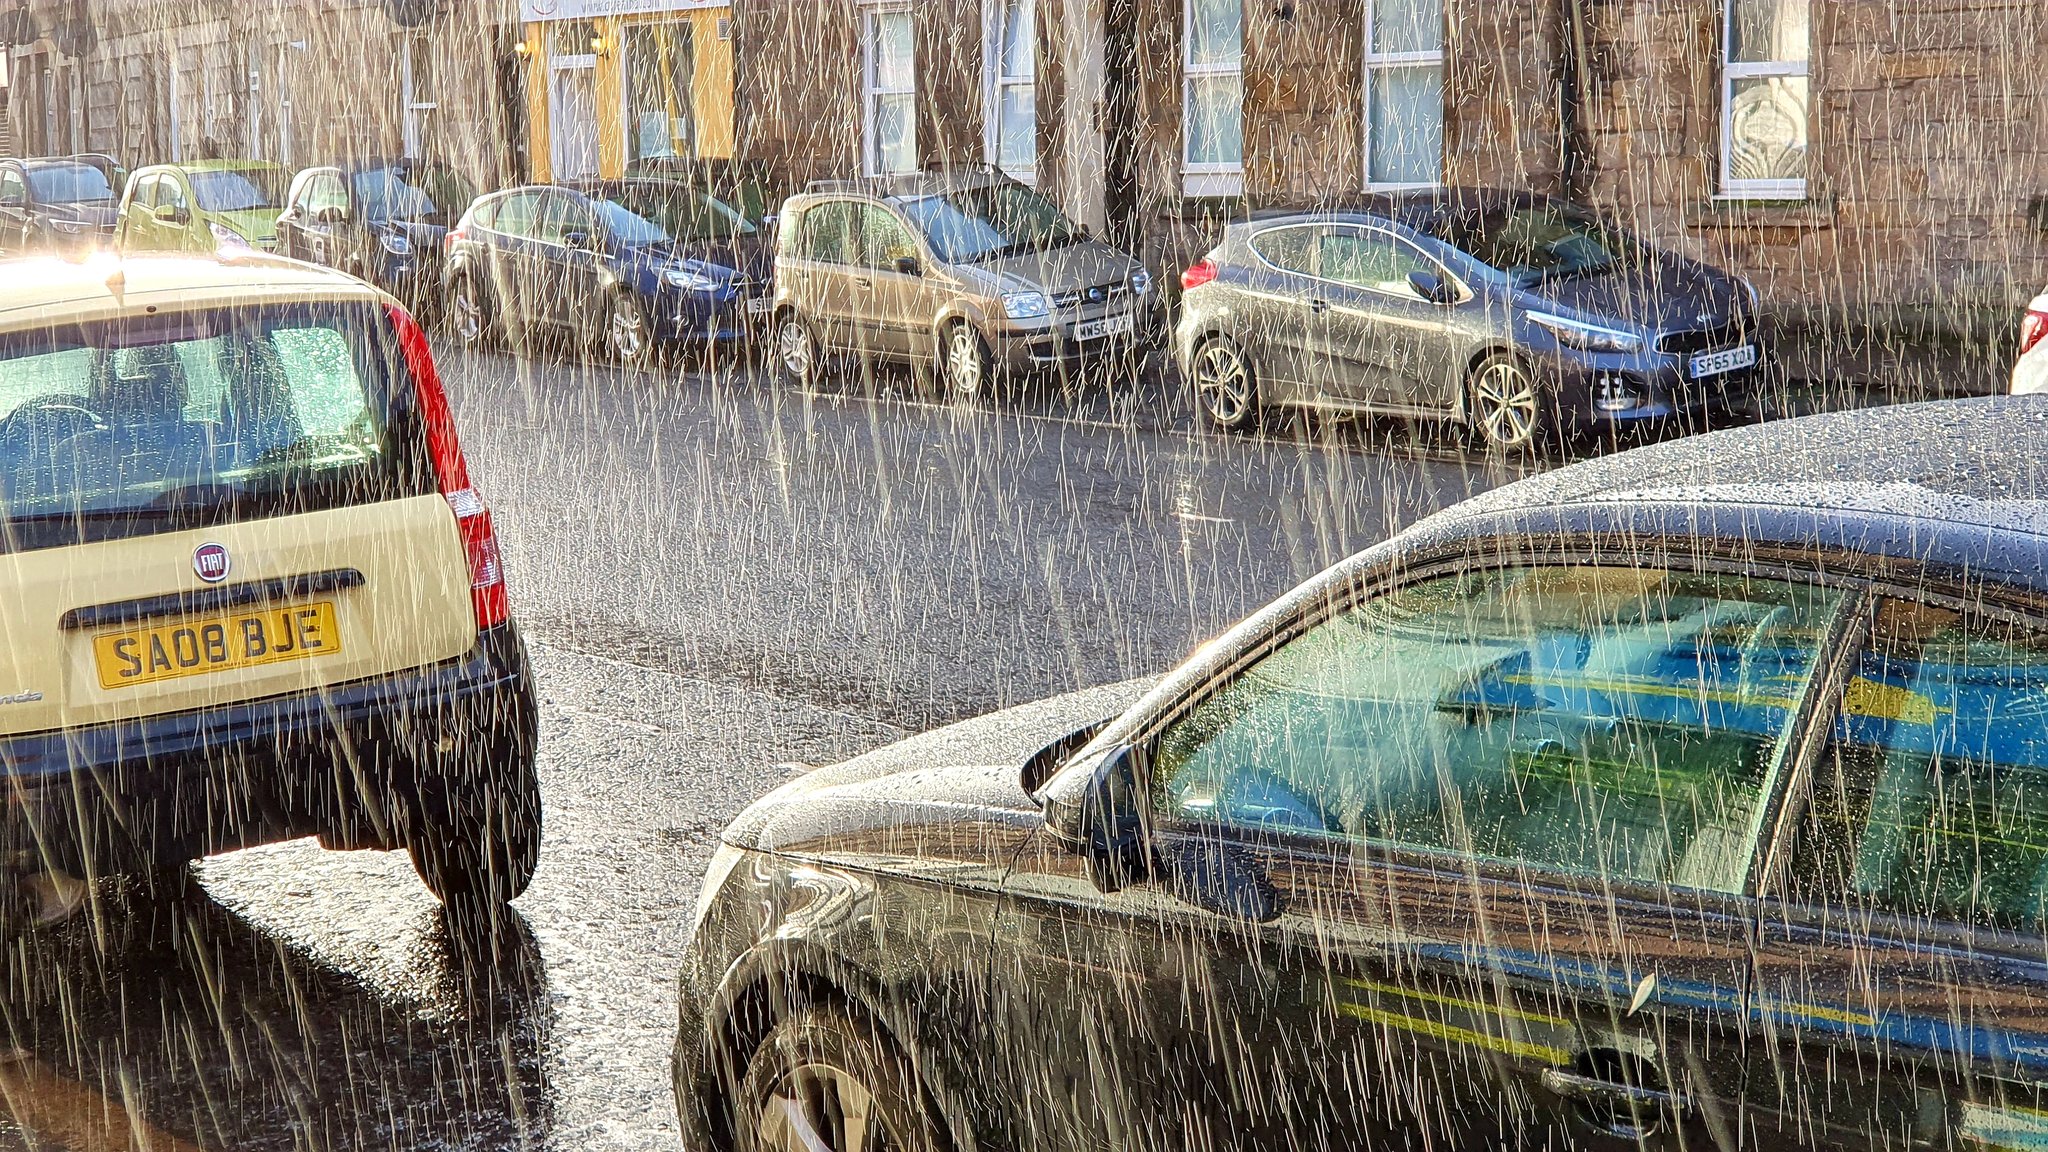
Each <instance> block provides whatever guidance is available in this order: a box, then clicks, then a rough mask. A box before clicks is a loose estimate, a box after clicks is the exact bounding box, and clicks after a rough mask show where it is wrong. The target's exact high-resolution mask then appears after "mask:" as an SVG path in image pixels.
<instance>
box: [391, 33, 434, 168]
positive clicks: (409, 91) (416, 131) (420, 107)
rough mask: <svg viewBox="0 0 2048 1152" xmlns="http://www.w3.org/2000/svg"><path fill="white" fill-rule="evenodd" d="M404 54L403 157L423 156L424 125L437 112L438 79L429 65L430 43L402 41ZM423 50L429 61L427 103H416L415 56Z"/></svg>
mask: <svg viewBox="0 0 2048 1152" xmlns="http://www.w3.org/2000/svg"><path fill="white" fill-rule="evenodd" d="M404 41H405V54H404V63H403V66H404V69H405V75H404V77H403V81H404V87H403V89H402V90H401V91H400V94H399V104H400V106H401V107H402V108H403V109H404V111H405V125H404V127H405V154H406V155H408V156H424V155H426V146H425V145H426V135H427V134H426V126H427V121H428V120H429V119H430V118H432V117H433V116H434V115H435V114H436V113H438V112H440V110H441V96H440V85H439V80H440V77H439V76H438V75H436V74H435V72H434V69H433V65H432V63H431V61H432V60H433V58H434V54H433V50H432V49H433V41H431V40H429V39H428V38H427V37H425V36H421V35H407V36H405V37H404ZM423 49H424V50H425V53H426V56H427V59H428V60H429V61H430V63H429V64H428V67H427V85H426V87H427V89H428V92H427V95H428V96H429V97H431V99H426V100H422V99H420V77H419V76H418V74H417V64H418V59H417V56H418V53H419V52H420V51H421V50H423Z"/></svg>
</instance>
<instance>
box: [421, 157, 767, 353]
mask: <svg viewBox="0 0 2048 1152" xmlns="http://www.w3.org/2000/svg"><path fill="white" fill-rule="evenodd" d="M771 271H772V265H771V263H770V255H769V253H768V251H767V247H766V241H765V239H764V238H763V237H762V236H761V235H760V234H759V233H758V232H757V231H756V230H755V228H754V226H753V225H752V224H749V223H747V221H746V220H745V219H744V218H742V217H741V216H740V215H739V214H738V213H736V212H734V211H733V210H732V208H731V207H729V206H728V205H726V204H725V203H724V202H723V201H720V200H719V199H717V198H716V197H714V196H711V195H709V194H707V193H704V192H701V191H697V190H694V189H689V188H684V187H680V186H677V185H673V184H670V183H667V182H665V181H659V180H637V179H636V180H599V181H589V182H583V183H574V184H560V185H529V186H526V187H522V188H514V189H511V190H509V191H505V192H498V193H494V194H492V195H489V196H485V197H483V198H482V199H480V200H478V201H477V202H476V203H475V204H473V205H471V206H470V209H469V211H468V212H467V213H465V214H464V215H463V217H462V220H461V221H460V222H459V223H457V224H456V226H455V228H454V230H453V231H451V232H450V233H449V234H448V253H447V264H446V271H445V273H444V276H445V277H446V281H447V293H448V302H449V303H448V306H449V309H450V315H451V318H452V322H453V324H454V328H455V332H456V334H457V335H458V336H459V337H461V339H462V341H463V342H464V343H465V344H471V345H475V344H480V343H483V342H485V341H487V340H491V339H494V338H503V337H510V338H515V339H516V338H520V337H523V336H524V335H526V334H527V333H530V332H534V331H541V330H553V331H560V332H567V333H570V334H571V335H572V337H573V338H575V339H577V340H578V341H579V342H580V343H582V344H583V345H584V346H585V347H587V348H590V349H593V350H603V351H605V352H608V353H609V354H610V355H611V356H612V357H614V358H615V359H617V360H620V361H622V362H626V363H638V362H641V361H644V360H646V359H648V358H649V357H651V356H652V355H653V354H654V353H655V352H656V350H657V349H658V348H659V347H660V346H661V345H662V344H666V343H671V342H677V341H691V342H698V343H706V342H719V341H732V340H738V339H742V338H744V337H745V336H746V335H747V334H748V332H749V329H750V326H751V325H752V324H753V323H755V319H754V318H755V317H758V316H762V315H765V314H766V311H767V306H768V303H769V300H770V296H769V293H770V291H771V289H770V286H769V285H770V274H771Z"/></svg>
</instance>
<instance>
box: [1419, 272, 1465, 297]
mask: <svg viewBox="0 0 2048 1152" xmlns="http://www.w3.org/2000/svg"><path fill="white" fill-rule="evenodd" d="M1408 286H1409V287H1410V288H1413V289H1415V292H1416V294H1417V295H1419V296H1421V297H1422V298H1423V299H1424V300H1427V301H1429V302H1430V303H1431V304H1452V303H1455V302H1456V301H1457V299H1458V290H1457V289H1456V288H1454V287H1452V286H1451V284H1450V283H1449V282H1448V281H1446V280H1445V279H1444V278H1443V277H1441V276H1438V275H1437V274H1436V273H1434V272H1419V271H1418V272H1410V273H1409V274H1408Z"/></svg>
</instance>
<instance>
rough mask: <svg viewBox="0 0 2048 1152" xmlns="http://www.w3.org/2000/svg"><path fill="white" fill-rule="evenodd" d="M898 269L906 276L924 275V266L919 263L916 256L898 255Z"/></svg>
mask: <svg viewBox="0 0 2048 1152" xmlns="http://www.w3.org/2000/svg"><path fill="white" fill-rule="evenodd" d="M896 271H898V272H900V273H902V274H903V275H905V276H922V275H924V266H923V265H922V264H919V263H918V260H917V257H915V256H898V257H897V258H896Z"/></svg>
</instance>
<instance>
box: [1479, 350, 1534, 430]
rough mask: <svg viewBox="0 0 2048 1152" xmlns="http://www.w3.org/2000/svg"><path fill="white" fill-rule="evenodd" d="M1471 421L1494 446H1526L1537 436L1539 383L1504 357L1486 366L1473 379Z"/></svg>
mask: <svg viewBox="0 0 2048 1152" xmlns="http://www.w3.org/2000/svg"><path fill="white" fill-rule="evenodd" d="M1472 408H1473V411H1472V420H1473V426H1474V427H1476V428H1477V429H1478V430H1479V433H1480V435H1482V436H1484V437H1485V438H1486V442H1487V443H1488V444H1489V445H1491V446H1492V447H1495V448H1523V447H1526V446H1528V444H1529V443H1530V442H1531V441H1532V440H1534V439H1535V437H1536V421H1537V396H1536V382H1535V381H1534V380H1531V379H1530V378H1529V374H1528V373H1526V372H1524V371H1522V370H1521V369H1520V368H1519V367H1516V366H1515V365H1513V364H1510V363H1508V362H1507V361H1505V360H1501V361H1496V362H1494V363H1492V364H1489V365H1487V366H1486V367H1485V368H1484V369H1483V370H1482V371H1481V372H1480V373H1479V377H1478V379H1476V380H1474V381H1473V382H1472Z"/></svg>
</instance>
